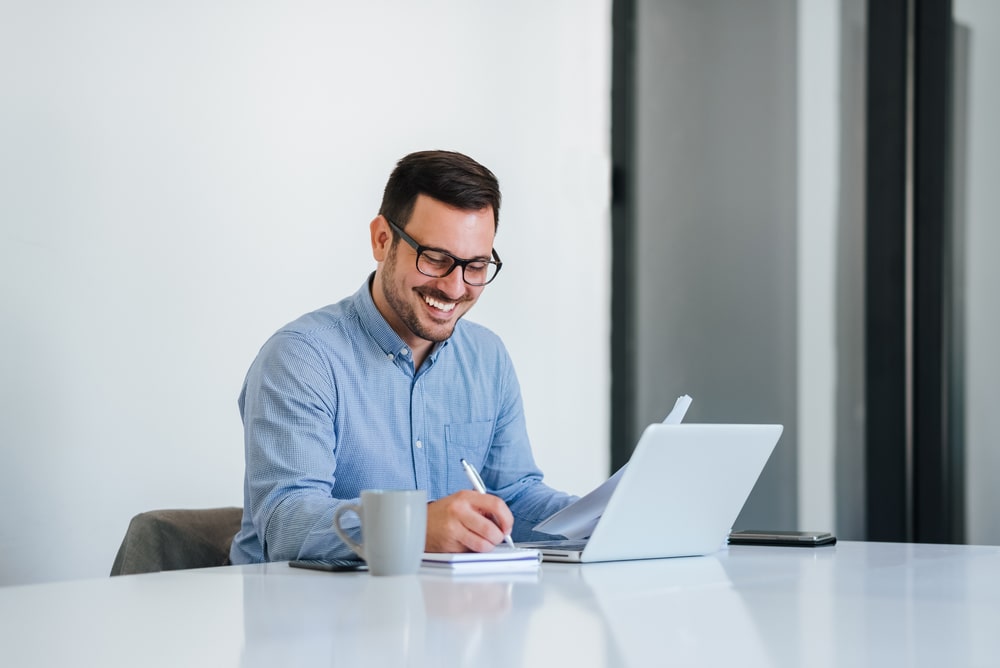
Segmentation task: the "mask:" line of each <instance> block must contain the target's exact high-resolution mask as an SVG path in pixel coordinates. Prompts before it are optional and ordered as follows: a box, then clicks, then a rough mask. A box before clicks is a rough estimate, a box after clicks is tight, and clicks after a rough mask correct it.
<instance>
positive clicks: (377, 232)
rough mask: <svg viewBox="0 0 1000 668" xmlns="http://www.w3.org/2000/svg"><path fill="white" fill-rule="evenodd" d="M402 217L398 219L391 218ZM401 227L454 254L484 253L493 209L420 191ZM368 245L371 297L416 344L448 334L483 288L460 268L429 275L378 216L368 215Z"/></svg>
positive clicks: (490, 246) (487, 254) (414, 253)
mask: <svg viewBox="0 0 1000 668" xmlns="http://www.w3.org/2000/svg"><path fill="white" fill-rule="evenodd" d="M395 222H397V223H401V222H402V221H395ZM405 230H406V233H407V234H409V235H410V236H411V237H413V239H414V240H415V241H416V242H417V243H418V244H420V245H421V246H427V247H430V248H435V249H438V250H443V251H447V252H448V253H451V254H452V255H454V256H455V257H459V258H486V259H488V258H489V257H490V255H491V253H492V250H493V238H494V236H495V223H494V221H493V209H492V208H490V207H487V208H485V209H481V210H479V211H464V210H462V209H455V208H452V207H450V206H448V205H446V204H444V203H442V202H440V201H438V200H435V199H432V198H430V197H427V196H426V195H420V196H419V197H418V198H417V201H416V204H415V205H414V208H413V214H412V215H411V217H410V221H409V223H408V224H407V225H406V228H405ZM371 231H372V250H373V254H374V256H375V259H376V260H377V261H378V263H379V264H378V269H377V271H376V275H375V284H374V286H373V289H372V297H373V298H374V300H375V305H376V306H377V307H378V309H379V311H380V312H381V313H382V315H383V316H384V317H385V319H386V321H388V323H389V324H390V325H391V326H392V328H393V329H394V330H395V331H396V333H397V334H399V336H400V338H402V339H403V340H404V341H406V343H407V344H408V345H409V346H410V347H411V348H415V349H417V350H420V349H422V348H424V347H427V346H429V345H430V344H431V343H435V342H439V341H444V340H445V339H447V338H448V337H450V336H451V334H452V332H453V331H454V329H455V325H456V323H458V321H459V319H460V318H461V317H462V316H463V315H465V313H466V312H467V311H468V310H469V309H470V308H472V305H473V304H475V303H476V300H478V299H479V295H480V294H482V291H483V286H479V287H475V286H471V285H469V284H468V283H466V282H465V281H464V280H463V278H462V268H461V267H455V269H454V270H453V271H452V272H451V273H450V274H448V275H447V276H444V277H441V278H431V277H430V276H425V275H423V274H421V273H420V272H419V271H418V270H417V263H416V258H417V251H416V250H414V249H413V248H411V247H410V246H409V245H408V244H407V243H406V242H404V241H403V240H401V239H400V240H398V241H397V242H396V243H395V244H393V243H392V238H393V235H392V230H391V229H390V228H389V225H388V223H387V222H386V221H385V219H384V218H383V217H381V216H379V217H377V218H376V219H375V220H373V221H372V224H371Z"/></svg>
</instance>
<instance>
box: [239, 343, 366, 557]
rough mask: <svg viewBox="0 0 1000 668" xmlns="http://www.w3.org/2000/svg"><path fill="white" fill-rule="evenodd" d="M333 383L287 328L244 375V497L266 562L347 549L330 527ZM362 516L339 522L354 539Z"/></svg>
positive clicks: (334, 503)
mask: <svg viewBox="0 0 1000 668" xmlns="http://www.w3.org/2000/svg"><path fill="white" fill-rule="evenodd" d="M336 392H337V388H336V383H335V379H334V378H333V377H332V374H331V371H330V365H329V364H328V363H327V362H326V360H325V359H324V358H323V355H322V354H321V353H320V352H319V351H318V350H317V349H316V348H315V347H314V346H313V345H311V343H310V342H309V341H307V340H305V339H304V338H302V337H300V336H298V335H295V334H290V333H279V334H277V335H275V336H274V337H272V338H271V339H270V340H269V341H268V342H267V343H266V344H265V345H264V348H263V349H262V350H261V352H260V354H259V355H258V357H257V359H256V360H255V362H254V364H253V365H252V366H251V368H250V371H249V373H248V374H247V379H246V383H245V385H244V388H243V393H242V395H241V397H240V407H241V412H242V415H243V426H244V440H245V442H244V446H245V448H246V467H247V470H246V498H247V501H248V504H249V506H250V516H251V520H252V522H253V525H254V529H255V531H256V533H257V537H258V539H259V540H260V542H261V549H262V551H263V558H264V560H265V561H281V560H288V559H305V558H341V557H346V556H349V555H351V554H352V552H351V550H350V548H349V547H347V545H346V544H345V543H344V542H343V541H342V540H340V538H339V537H338V536H337V534H336V533H335V532H334V531H333V530H332V523H333V515H334V512H335V511H336V510H337V508H338V507H339V506H340V505H343V504H349V503H358V500H357V499H334V498H333V496H332V489H333V485H334V482H335V479H336V478H335V476H336V471H337V457H336V450H337V448H336V445H337V434H336V433H335V429H334V417H335V412H336V406H337V401H336V399H337V397H336ZM359 524H360V520H359V519H358V518H357V516H356V515H355V514H354V513H346V514H345V515H344V517H343V518H342V521H341V525H342V526H343V527H344V529H345V531H347V532H348V533H349V534H352V535H353V537H354V538H355V540H357V535H358V533H359V529H358V526H359Z"/></svg>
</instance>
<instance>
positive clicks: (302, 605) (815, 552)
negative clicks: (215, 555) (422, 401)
mask: <svg viewBox="0 0 1000 668" xmlns="http://www.w3.org/2000/svg"><path fill="white" fill-rule="evenodd" d="M0 652H2V657H3V664H4V665H9V666H62V665H67V666H68V665H72V666H209V665H211V666H268V667H271V666H291V665H297V664H299V665H311V666H348V667H351V668H354V667H361V666H364V667H368V666H394V667H397V666H435V667H439V666H477V667H479V666H502V667H504V668H510V667H512V666H543V665H555V663H556V662H557V661H558V662H559V663H560V664H561V663H563V662H566V665H570V666H573V667H574V668H582V667H587V666H615V667H618V666H662V665H679V666H686V665H706V666H716V665H719V666H721V665H733V666H740V667H741V668H744V667H747V666H868V665H872V666H874V665H878V666H883V665H886V666H901V665H913V666H935V667H937V666H996V665H998V663H1000V547H984V546H945V545H907V544H888V543H850V542H842V543H840V544H838V545H836V546H835V547H827V548H816V549H810V548H771V547H739V548H736V547H734V548H730V549H728V550H722V551H720V552H718V553H717V554H715V555H712V556H709V557H695V558H686V559H662V560H651V561H633V562H620V563H607V564H586V565H570V564H545V565H544V566H543V567H542V569H541V570H540V571H539V573H538V574H537V575H534V574H533V575H530V576H507V577H504V576H498V577H497V576H494V577H486V576H474V577H471V576H461V577H455V576H448V575H440V574H421V575H418V576H407V577H392V578H376V577H372V576H370V575H368V574H366V573H321V572H315V571H303V570H299V569H294V568H289V566H288V564H287V563H275V564H261V565H256V566H242V567H228V568H214V569H203V570H194V571H178V572H172V573H157V574H153V575H133V576H125V577H118V578H107V579H95V580H80V581H73V582H60V583H51V584H42V585H27V586H18V587H6V588H0Z"/></svg>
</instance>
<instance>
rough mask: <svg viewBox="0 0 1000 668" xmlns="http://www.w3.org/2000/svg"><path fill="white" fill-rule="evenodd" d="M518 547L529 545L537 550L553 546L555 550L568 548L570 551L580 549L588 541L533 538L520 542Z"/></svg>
mask: <svg viewBox="0 0 1000 668" xmlns="http://www.w3.org/2000/svg"><path fill="white" fill-rule="evenodd" d="M517 546H518V547H528V548H534V549H536V550H544V549H545V548H551V549H555V550H568V551H580V550H582V549H583V548H585V547H586V546H587V541H585V540H532V541H525V542H518V544H517Z"/></svg>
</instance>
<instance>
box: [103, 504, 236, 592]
mask: <svg viewBox="0 0 1000 668" xmlns="http://www.w3.org/2000/svg"><path fill="white" fill-rule="evenodd" d="M242 519H243V509H242V508H204V509H193V510H151V511H148V512H145V513H140V514H138V515H136V516H135V517H133V518H132V521H131V522H129V525H128V530H127V531H126V532H125V538H124V539H123V540H122V544H121V547H119V548H118V554H117V555H116V556H115V562H114V564H113V565H112V566H111V575H113V576H114V575H129V574H133V573H156V572H159V571H176V570H181V569H185V568H206V567H210V566H225V565H226V564H228V563H229V547H230V545H231V544H232V542H233V537H234V536H235V535H236V532H237V531H239V528H240V522H241V521H242Z"/></svg>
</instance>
